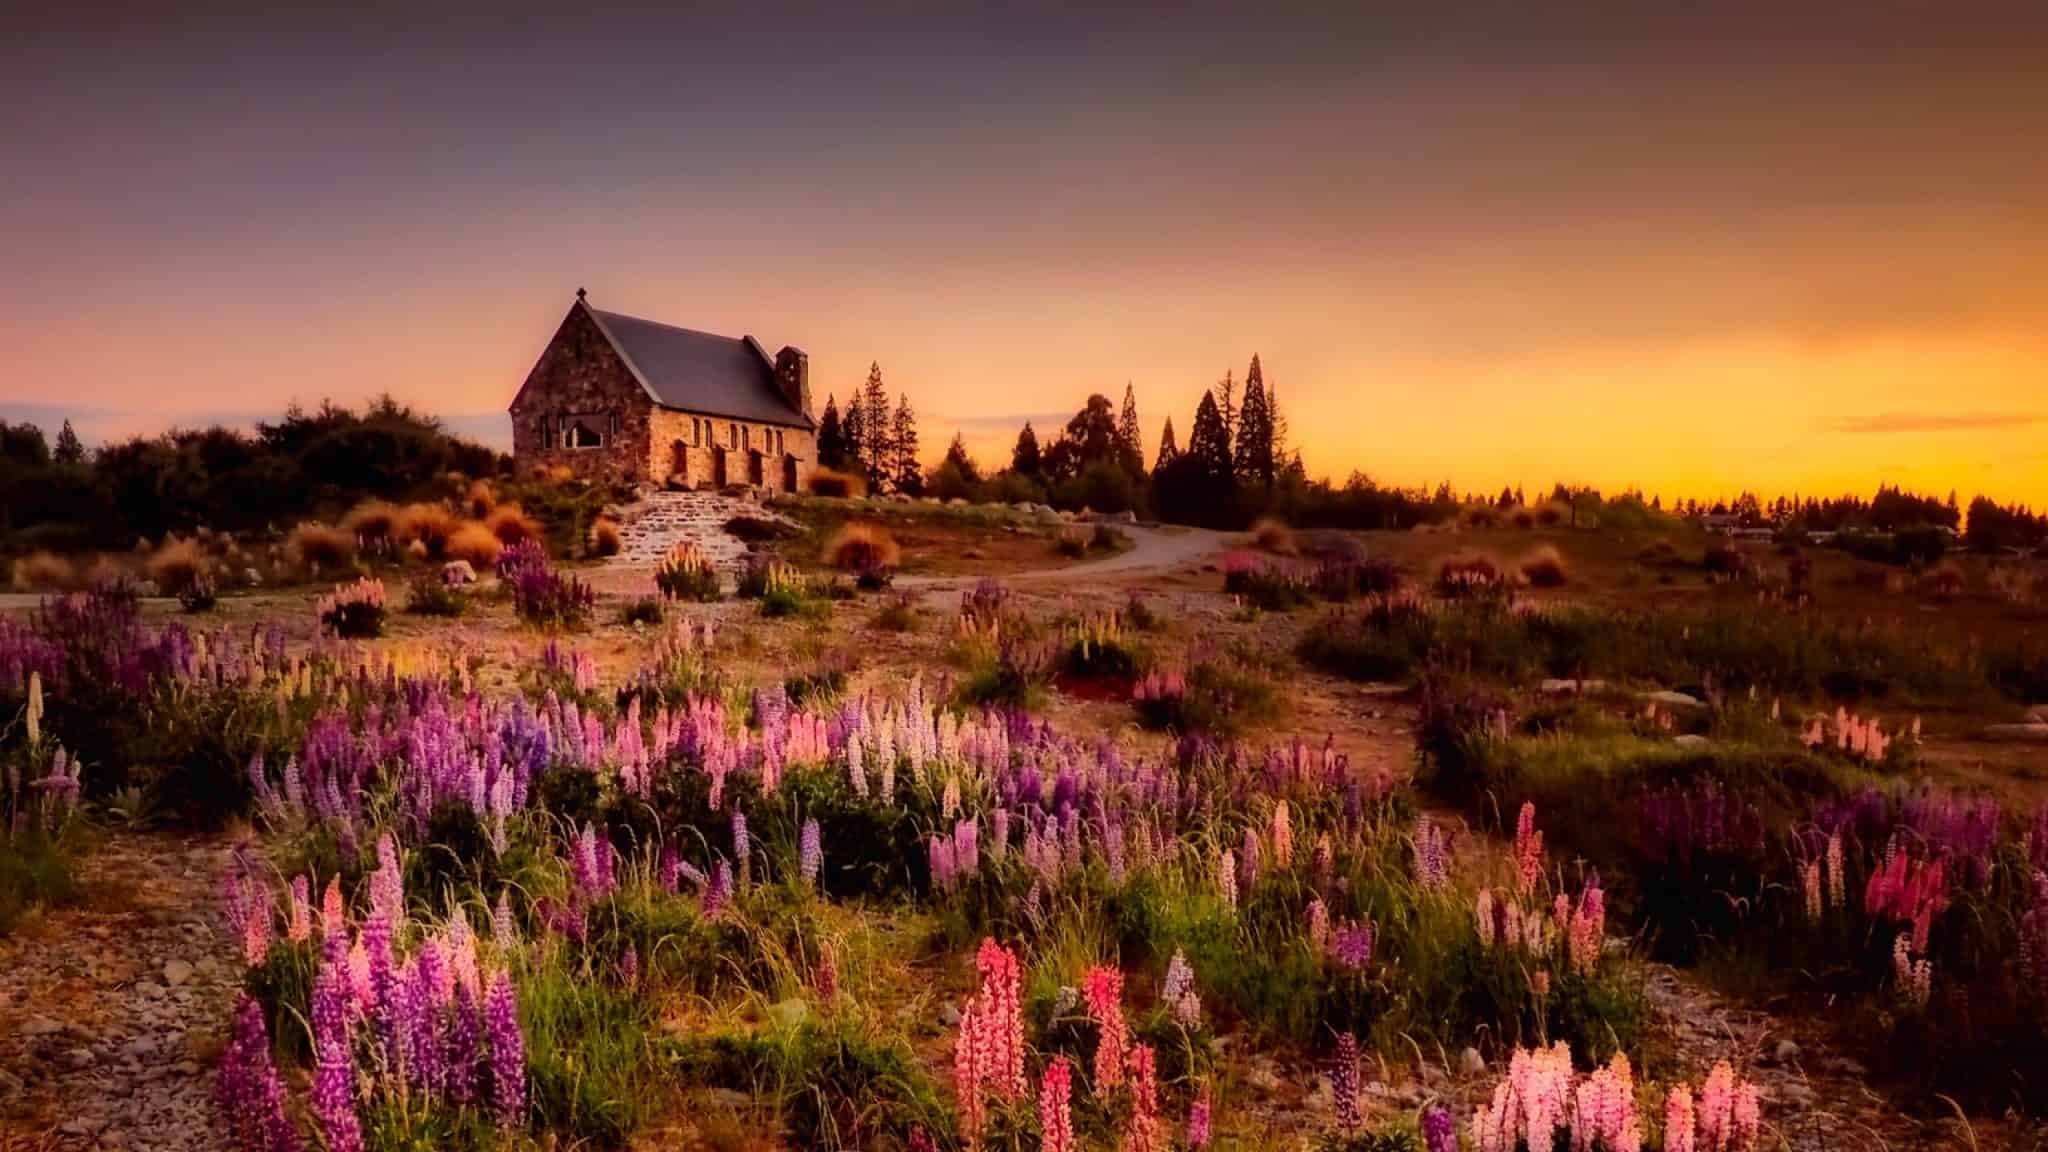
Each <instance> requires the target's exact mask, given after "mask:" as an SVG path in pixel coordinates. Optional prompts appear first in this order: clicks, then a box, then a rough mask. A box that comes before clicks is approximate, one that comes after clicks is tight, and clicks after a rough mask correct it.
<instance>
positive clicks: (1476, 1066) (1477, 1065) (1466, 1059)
mask: <svg viewBox="0 0 2048 1152" xmlns="http://www.w3.org/2000/svg"><path fill="white" fill-rule="evenodd" d="M1485 1071H1486V1057H1484V1056H1481V1055H1480V1054H1479V1049H1477V1048H1473V1047H1470V1046H1469V1045H1468V1046H1467V1047H1466V1048H1465V1050H1464V1051H1463V1052H1460V1053H1458V1072H1459V1073H1460V1074H1461V1075H1465V1076H1478V1075H1481V1074H1483V1073H1484V1072H1485Z"/></svg>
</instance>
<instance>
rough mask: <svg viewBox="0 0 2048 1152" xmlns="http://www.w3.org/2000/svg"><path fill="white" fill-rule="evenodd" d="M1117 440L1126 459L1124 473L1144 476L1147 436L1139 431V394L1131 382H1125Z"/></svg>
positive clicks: (1117, 427) (1117, 426)
mask: <svg viewBox="0 0 2048 1152" xmlns="http://www.w3.org/2000/svg"><path fill="white" fill-rule="evenodd" d="M1116 438H1117V447H1118V448H1119V449H1120V450H1121V452H1122V455H1123V458H1124V471H1126V472H1129V473H1130V474H1131V475H1133V476H1138V477H1142V476H1144V475H1145V436H1144V433H1143V432H1141V431H1140V430H1139V429H1138V394H1137V393H1136V392H1134V391H1133V390H1132V389H1131V385H1130V382H1129V381H1125V382H1124V407H1123V412H1122V413H1121V414H1120V415H1119V416H1118V417H1117V422H1116Z"/></svg>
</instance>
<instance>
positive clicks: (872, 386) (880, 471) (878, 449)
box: [860, 362, 896, 492]
mask: <svg viewBox="0 0 2048 1152" xmlns="http://www.w3.org/2000/svg"><path fill="white" fill-rule="evenodd" d="M860 423H861V431H862V434H863V436H864V437H865V443H863V444H862V445H861V446H860V447H861V451H860V462H861V467H862V468H864V469H866V471H867V474H868V487H869V488H870V489H872V490H874V491H876V492H886V491H888V487H889V481H890V480H891V479H893V477H892V476H891V475H890V473H891V471H892V469H891V465H892V464H894V463H895V460H896V449H895V445H894V444H893V443H892V441H893V440H894V436H893V435H892V432H893V429H892V428H891V425H890V416H889V393H888V392H887V390H885V389H884V388H883V387H882V365H881V364H880V363H879V362H873V363H870V364H869V365H868V382H867V384H865V385H864V386H862V388H861V393H860Z"/></svg>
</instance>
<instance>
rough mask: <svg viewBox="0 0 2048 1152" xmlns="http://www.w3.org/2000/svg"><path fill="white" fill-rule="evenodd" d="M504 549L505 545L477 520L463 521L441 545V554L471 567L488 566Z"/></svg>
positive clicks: (494, 561) (494, 562)
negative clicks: (465, 562)
mask: <svg viewBox="0 0 2048 1152" xmlns="http://www.w3.org/2000/svg"><path fill="white" fill-rule="evenodd" d="M504 551H505V545H504V544H503V543H501V542H500V541H499V539H498V537H497V536H496V535H494V534H493V533H492V532H491V530H490V529H489V528H487V527H485V526H484V525H483V523H482V522H481V521H477V520H465V521H463V522H462V526H461V527H459V528H457V529H456V530H455V532H454V533H453V534H452V535H450V536H449V537H448V542H447V543H446V544H445V545H444V546H443V547H442V555H444V556H446V557H447V558H448V559H450V560H463V561H467V562H468V563H469V566H470V567H471V568H488V567H490V566H491V565H493V564H496V563H497V562H498V556H499V555H500V554H501V553H503V552H504Z"/></svg>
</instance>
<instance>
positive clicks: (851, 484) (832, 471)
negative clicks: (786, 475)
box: [805, 468, 868, 499]
mask: <svg viewBox="0 0 2048 1152" xmlns="http://www.w3.org/2000/svg"><path fill="white" fill-rule="evenodd" d="M805 483H806V484H807V486H808V487H809V488H810V490H811V494H812V495H813V496H830V497H836V498H839V499H851V498H854V497H859V496H864V495H866V494H867V490H868V482H867V480H866V479H864V478H862V477H861V475H860V474H859V473H857V472H841V471H839V470H838V469H836V468H816V469H813V470H812V471H811V477H810V479H809V480H808V481H806V482H805Z"/></svg>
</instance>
